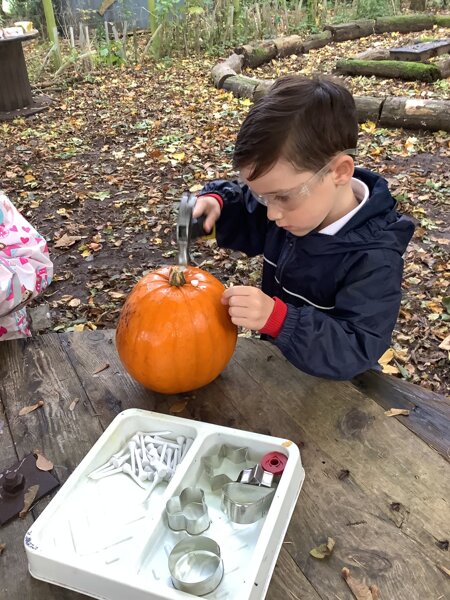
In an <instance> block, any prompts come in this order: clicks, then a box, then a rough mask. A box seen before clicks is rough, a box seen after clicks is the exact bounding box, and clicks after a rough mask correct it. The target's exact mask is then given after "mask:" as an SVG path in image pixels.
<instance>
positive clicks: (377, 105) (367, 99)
mask: <svg viewBox="0 0 450 600" xmlns="http://www.w3.org/2000/svg"><path fill="white" fill-rule="evenodd" d="M383 102H384V98H375V97H373V96H355V104H356V110H357V112H358V123H365V121H373V122H374V123H377V122H378V119H379V118H380V112H381V107H382V106H383Z"/></svg>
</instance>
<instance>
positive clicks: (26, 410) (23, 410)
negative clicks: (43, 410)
mask: <svg viewBox="0 0 450 600" xmlns="http://www.w3.org/2000/svg"><path fill="white" fill-rule="evenodd" d="M41 406H44V401H43V400H39V402H36V404H32V405H31V406H24V407H23V408H21V409H20V410H19V417H23V416H24V415H27V414H28V413H30V412H33V410H36V409H37V408H40V407H41Z"/></svg>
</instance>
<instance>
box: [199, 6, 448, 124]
mask: <svg viewBox="0 0 450 600" xmlns="http://www.w3.org/2000/svg"><path fill="white" fill-rule="evenodd" d="M434 23H436V24H437V25H439V26H441V27H446V26H450V17H446V16H444V17H443V16H433V15H407V16H401V17H382V18H378V19H365V20H359V21H353V22H351V23H344V24H342V25H328V26H326V27H325V28H324V31H322V32H320V33H317V34H312V35H309V36H308V37H306V38H302V37H301V36H298V35H290V36H286V37H279V38H275V39H273V40H264V41H260V42H254V43H252V44H245V45H242V46H238V47H236V48H235V50H234V53H233V54H231V56H229V57H228V58H227V59H226V60H224V61H222V62H219V63H217V64H216V65H215V66H214V67H213V69H212V70H211V77H212V79H213V81H214V85H215V86H216V87H217V88H220V89H224V90H227V91H230V92H232V93H233V94H234V95H235V96H237V97H243V98H250V99H251V100H253V101H254V102H256V101H257V100H259V99H260V98H261V97H262V96H264V95H265V94H266V93H267V92H268V91H269V89H270V88H271V87H272V85H273V84H274V81H273V80H260V79H257V78H254V77H248V76H246V75H243V74H242V69H243V68H245V67H249V68H256V67H258V66H260V65H262V64H264V63H266V62H270V61H271V60H272V59H274V58H276V57H286V56H291V55H292V54H295V55H301V54H305V53H307V52H309V50H312V49H315V48H322V47H323V46H326V45H327V44H329V43H332V42H341V41H344V40H351V39H357V38H359V37H364V36H369V35H371V34H372V33H374V32H375V33H384V32H391V31H400V32H402V33H405V32H406V33H408V32H412V31H421V30H423V29H431V28H432V27H433V24H434ZM386 52H389V51H388V50H383V49H377V50H370V51H366V52H365V53H361V54H360V55H358V56H357V57H355V59H349V60H343V61H338V63H337V68H338V71H339V72H341V73H349V74H358V75H367V74H368V75H377V76H380V77H398V78H401V79H408V80H410V79H420V80H421V81H435V80H436V79H439V78H446V77H448V76H449V74H450V59H448V58H445V59H442V60H440V61H438V62H437V63H436V64H434V65H429V64H423V63H413V62H408V63H404V62H399V61H389V60H386V58H387V55H386ZM355 102H356V108H357V112H358V120H359V122H360V123H363V122H365V121H367V120H371V121H374V122H375V123H377V124H378V125H380V126H384V127H406V128H413V129H429V130H432V131H438V130H444V131H450V102H449V101H445V100H429V99H427V100H422V99H420V100H419V99H413V98H408V97H399V98H396V97H391V96H388V97H382V98H376V97H355Z"/></svg>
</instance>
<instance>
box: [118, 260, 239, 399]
mask: <svg viewBox="0 0 450 600" xmlns="http://www.w3.org/2000/svg"><path fill="white" fill-rule="evenodd" d="M224 289H225V288H224V286H223V285H222V284H221V283H220V281H219V280H218V279H216V278H215V277H214V276H213V275H211V274H209V273H207V272H206V271H202V270H201V269H198V268H196V267H190V266H188V267H186V268H184V269H183V268H181V267H162V268H160V269H157V270H156V271H153V272H152V273H149V274H148V275H146V276H145V277H143V279H141V281H139V282H138V283H137V285H136V286H135V287H134V288H133V290H132V291H131V293H130V295H129V296H128V298H127V300H126V302H125V304H124V306H123V309H122V312H121V314H120V318H119V324H118V327H117V332H116V345H117V350H118V352H119V356H120V359H121V361H122V363H123V365H124V367H125V368H126V370H127V371H128V372H129V373H130V375H132V376H133V377H134V378H135V379H136V380H137V381H139V383H141V384H142V385H144V386H145V387H147V388H149V389H151V390H154V391H156V392H162V393H165V394H175V393H178V392H187V391H191V390H194V389H196V388H199V387H202V386H204V385H206V384H207V383H210V382H211V381H212V380H213V379H215V378H216V377H217V376H218V375H219V373H220V372H221V371H222V370H223V369H224V368H225V367H226V365H227V363H228V361H229V360H230V358H231V356H232V355H233V352H234V348H235V346H236V339H237V327H236V326H235V325H233V323H232V322H231V319H230V317H229V315H228V310H227V307H226V306H224V305H223V304H221V302H220V298H221V296H222V293H223V291H224Z"/></svg>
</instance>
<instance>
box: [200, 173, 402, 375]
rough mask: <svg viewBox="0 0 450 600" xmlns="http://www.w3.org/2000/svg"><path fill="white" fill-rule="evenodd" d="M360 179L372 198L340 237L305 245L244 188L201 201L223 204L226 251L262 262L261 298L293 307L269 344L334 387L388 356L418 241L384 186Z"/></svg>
mask: <svg viewBox="0 0 450 600" xmlns="http://www.w3.org/2000/svg"><path fill="white" fill-rule="evenodd" d="M354 177H356V178H358V179H360V180H361V181H363V182H364V183H365V184H366V185H367V186H368V188H369V191H370V197H369V199H368V200H367V202H366V203H365V204H364V206H363V207H362V208H361V210H359V211H358V212H357V213H356V214H355V215H354V216H353V218H352V219H351V220H350V221H348V222H347V223H346V224H345V225H344V227H343V228H342V229H341V230H340V231H339V232H338V233H336V234H335V235H325V234H321V233H317V232H315V231H314V232H311V233H308V234H307V235H306V236H304V237H298V236H295V235H292V234H291V233H289V232H287V231H286V230H284V229H281V228H279V227H277V226H276V225H275V223H274V222H271V221H269V220H268V219H267V209H266V208H265V207H264V206H262V205H261V204H259V203H258V202H257V201H256V199H255V198H254V197H253V196H252V194H251V191H250V190H249V189H248V187H247V186H240V185H239V184H238V183H237V182H228V181H223V180H217V181H213V182H211V183H208V184H207V185H206V186H205V187H204V189H203V190H202V192H201V194H205V193H217V194H219V195H220V196H221V197H222V198H223V201H224V206H223V209H222V212H221V215H220V218H219V220H218V221H217V227H216V232H217V242H218V244H219V246H222V247H225V248H231V249H233V250H240V251H242V252H245V253H246V254H247V255H248V256H256V255H258V254H263V255H264V266H263V274H262V286H261V287H262V290H263V292H265V293H266V294H268V295H269V296H272V297H273V296H277V297H278V298H280V299H281V300H283V301H284V302H285V303H286V304H287V307H288V312H287V316H286V319H285V321H284V324H283V327H282V329H281V331H280V333H279V335H278V336H277V337H276V338H270V337H269V338H268V339H270V341H272V342H273V343H274V344H275V345H276V346H278V348H280V350H281V352H282V353H283V354H284V356H285V357H286V358H287V359H288V360H289V362H291V363H292V364H293V365H295V366H296V367H297V368H298V369H300V370H301V371H304V372H306V373H310V374H311V375H316V376H318V377H326V378H330V379H350V378H352V377H354V376H355V375H357V374H359V373H362V372H363V371H366V370H367V369H369V368H371V367H373V366H374V365H376V363H377V361H378V359H379V358H380V356H381V355H382V354H383V353H384V352H385V351H386V349H387V348H388V347H389V345H390V341H391V335H392V331H393V329H394V326H395V322H396V320H397V316H398V311H399V308H400V300H401V282H402V273H403V258H402V255H403V253H404V251H405V249H406V246H407V245H408V242H409V240H410V239H411V237H412V235H413V232H414V225H413V223H412V222H411V221H410V220H408V219H407V218H406V217H403V216H400V215H399V214H398V213H397V212H396V210H395V207H396V203H395V200H394V199H393V198H392V196H391V194H390V193H389V190H388V186H387V182H386V181H385V180H384V179H383V178H382V177H380V176H379V175H376V174H375V173H372V172H370V171H367V170H366V169H360V168H357V169H355V174H354Z"/></svg>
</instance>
